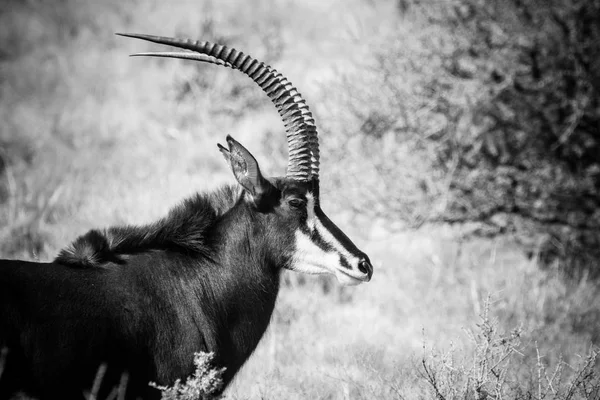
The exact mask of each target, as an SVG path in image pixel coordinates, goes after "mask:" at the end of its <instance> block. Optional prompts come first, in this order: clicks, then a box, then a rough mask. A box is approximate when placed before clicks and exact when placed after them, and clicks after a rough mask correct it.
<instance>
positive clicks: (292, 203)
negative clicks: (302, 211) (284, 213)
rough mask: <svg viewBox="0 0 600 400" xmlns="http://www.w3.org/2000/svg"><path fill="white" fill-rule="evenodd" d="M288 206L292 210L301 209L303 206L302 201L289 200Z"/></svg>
mask: <svg viewBox="0 0 600 400" xmlns="http://www.w3.org/2000/svg"><path fill="white" fill-rule="evenodd" d="M288 204H289V205H290V207H292V208H302V206H304V200H302V199H289V200H288Z"/></svg>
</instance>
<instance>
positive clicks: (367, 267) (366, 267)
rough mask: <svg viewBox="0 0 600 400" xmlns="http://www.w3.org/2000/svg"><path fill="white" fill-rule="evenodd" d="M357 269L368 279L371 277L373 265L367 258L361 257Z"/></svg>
mask: <svg viewBox="0 0 600 400" xmlns="http://www.w3.org/2000/svg"><path fill="white" fill-rule="evenodd" d="M358 270H359V271H360V272H362V273H363V274H365V275H367V278H368V279H369V280H370V279H371V276H372V275H373V266H372V265H371V263H370V262H369V260H368V259H365V258H363V259H362V260H360V262H359V263H358Z"/></svg>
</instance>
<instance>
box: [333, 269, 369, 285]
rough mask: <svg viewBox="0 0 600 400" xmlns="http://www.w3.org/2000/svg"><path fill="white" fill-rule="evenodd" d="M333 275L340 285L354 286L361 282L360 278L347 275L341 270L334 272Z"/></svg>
mask: <svg viewBox="0 0 600 400" xmlns="http://www.w3.org/2000/svg"><path fill="white" fill-rule="evenodd" d="M335 277H336V278H337V280H338V282H339V283H340V285H342V286H356V285H360V284H361V283H363V281H361V280H360V279H356V278H353V277H351V276H349V275H346V274H344V273H343V272H338V273H336V274H335Z"/></svg>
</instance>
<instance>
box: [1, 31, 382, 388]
mask: <svg viewBox="0 0 600 400" xmlns="http://www.w3.org/2000/svg"><path fill="white" fill-rule="evenodd" d="M122 36H128V37H132V38H138V39H143V40H148V41H151V42H155V43H159V44H166V45H171V46H174V47H179V48H183V49H186V50H191V51H184V52H164V53H139V54H136V55H146V56H159V57H172V58H183V59H191V60H197V61H202V62H208V63H213V64H218V65H224V66H228V67H230V68H233V69H238V70H240V71H242V72H243V73H245V74H247V75H248V76H249V77H250V78H252V79H253V80H254V81H255V82H256V83H257V84H258V85H259V86H260V87H261V88H262V89H263V90H264V91H265V92H266V94H267V95H268V96H269V98H270V99H271V100H272V101H273V103H274V104H275V106H276V107H277V110H278V111H279V114H280V116H281V118H282V119H283V123H284V124H285V127H286V130H287V143H288V152H289V163H288V166H287V172H286V175H285V177H277V178H266V177H264V176H263V175H262V173H261V170H260V168H259V166H258V163H257V161H256V159H255V158H254V157H253V156H252V154H250V152H249V151H248V150H247V149H246V148H244V147H243V146H242V145H241V144H240V143H238V142H237V141H235V140H234V139H233V138H231V137H230V136H228V137H227V147H224V146H221V145H218V148H219V150H220V151H221V153H222V154H223V156H224V157H225V159H226V161H227V162H228V163H229V166H230V167H231V170H232V171H233V174H234V176H235V178H236V180H237V183H238V184H239V185H234V186H226V187H223V188H221V189H218V190H216V191H214V192H212V193H206V194H197V195H196V196H194V197H192V198H190V199H187V200H185V201H184V202H183V203H182V204H181V205H179V206H177V207H175V208H174V209H172V210H171V212H170V213H169V214H168V215H167V216H166V217H165V218H163V219H161V220H159V221H157V222H154V223H152V224H149V225H146V226H125V227H112V228H108V229H106V230H103V231H101V230H92V231H89V232H88V233H86V234H85V235H83V236H80V237H79V238H77V239H76V240H75V241H74V242H73V243H72V244H71V245H70V246H69V247H67V248H65V249H64V250H62V251H61V252H60V253H59V255H58V256H57V257H56V259H55V260H54V261H53V262H50V263H38V262H26V261H19V260H2V261H0V346H1V345H4V346H5V347H6V348H8V351H9V352H8V357H7V360H6V364H5V366H4V367H5V368H4V372H3V375H2V376H1V377H0V398H7V397H8V396H10V394H11V393H13V392H14V391H17V390H21V391H25V392H26V393H30V394H32V395H35V396H38V397H41V398H63V399H64V398H81V397H82V393H83V392H84V391H86V390H89V388H90V387H91V385H92V382H93V379H94V376H95V373H96V371H97V368H98V366H99V365H100V364H102V363H105V365H107V366H108V369H107V373H106V375H105V377H104V385H106V386H107V387H109V386H112V385H114V384H115V383H116V382H118V379H119V377H120V376H121V373H122V372H123V371H127V372H128V374H129V382H128V386H127V396H128V397H131V398H135V397H137V396H142V397H145V398H147V397H157V396H159V394H160V393H159V392H158V391H157V390H156V389H154V388H151V387H149V386H148V382H149V381H154V382H157V383H158V384H161V385H171V384H172V383H173V382H174V381H175V380H176V379H177V378H185V377H186V376H188V375H190V374H191V373H192V372H193V370H194V366H193V354H194V352H198V351H204V352H214V353H215V360H214V362H215V364H216V366H218V367H226V368H227V369H226V372H225V375H224V383H225V385H227V383H229V382H230V381H231V379H232V378H233V376H234V375H235V373H236V372H237V371H238V370H239V368H240V367H241V366H242V364H243V363H244V362H245V361H246V360H247V359H248V357H249V356H250V354H251V353H252V352H253V351H254V349H255V347H256V345H257V344H258V342H259V340H260V338H261V337H262V335H263V333H264V331H265V329H266V328H267V325H268V324H269V320H270V318H271V314H272V312H273V307H274V305H275V299H276V297H277V293H278V290H279V277H280V272H281V271H282V269H283V268H286V269H290V270H294V271H299V272H305V273H309V274H320V273H330V274H334V275H335V276H336V277H337V279H338V280H339V281H340V283H342V284H350V285H351V284H358V283H361V282H368V281H369V280H370V279H371V276H372V274H373V267H372V266H371V263H370V261H369V258H368V257H367V255H366V254H365V253H363V252H362V251H360V250H359V249H358V248H357V247H356V246H355V245H354V244H353V243H352V241H350V239H349V238H348V237H347V236H346V235H345V234H344V233H343V232H342V231H341V230H340V229H339V228H338V227H337V226H336V225H334V224H333V222H331V221H330V220H329V218H327V216H326V215H325V214H324V213H323V211H322V210H321V207H320V205H319V147H318V140H317V131H316V127H315V124H314V120H313V118H312V115H311V113H310V111H309V109H308V106H307V105H306V103H305V101H304V100H303V98H302V97H301V95H300V93H298V91H297V90H296V89H295V88H294V87H293V86H292V85H291V83H290V82H289V81H288V80H287V79H286V78H285V77H283V76H282V75H281V74H280V73H278V72H277V71H276V70H274V69H273V68H271V67H270V66H268V65H265V64H263V63H262V62H259V61H257V60H255V59H253V58H252V57H250V56H247V55H244V54H243V53H241V52H238V51H237V50H235V49H232V48H227V47H225V46H221V45H218V44H212V43H209V42H192V41H189V40H179V39H173V38H166V37H156V36H148V35H138V34H122Z"/></svg>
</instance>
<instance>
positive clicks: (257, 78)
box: [117, 33, 319, 181]
mask: <svg viewBox="0 0 600 400" xmlns="http://www.w3.org/2000/svg"><path fill="white" fill-rule="evenodd" d="M117 35H120V36H126V37H132V38H136V39H142V40H147V41H150V42H154V43H159V44H166V45H170V46H174V47H179V48H183V49H186V50H192V51H195V52H197V53H200V54H194V53H189V52H151V53H138V54H133V55H134V56H157V57H169V58H183V59H190V60H196V61H202V62H207V63H212V64H217V65H223V66H226V67H230V68H233V69H237V70H240V71H242V72H243V73H245V74H246V75H248V76H249V77H250V78H252V80H253V81H254V82H256V83H257V84H258V85H259V86H260V87H261V89H262V90H263V91H264V92H265V93H266V94H267V96H269V98H270V99H271V101H272V102H273V104H275V107H277V111H278V112H279V115H280V117H281V119H282V120H283V124H284V125H285V129H286V132H287V143H288V167H287V172H286V176H287V177H288V178H291V179H294V180H299V181H309V180H313V179H314V180H315V181H318V178H319V138H318V136H317V128H316V126H315V120H314V119H313V117H312V113H311V112H310V110H309V109H308V105H307V104H306V102H305V101H304V99H303V98H302V96H301V95H300V93H299V92H298V90H297V89H296V88H295V87H294V86H293V85H292V84H291V83H290V82H289V81H288V80H287V78H285V77H284V76H283V75H281V74H280V73H279V72H277V71H276V70H275V69H274V68H272V67H270V66H269V65H266V64H264V63H263V62H260V61H258V60H256V59H254V58H252V57H250V56H249V55H245V54H244V53H242V52H240V51H237V50H236V49H234V48H229V47H226V46H223V45H219V44H214V43H210V42H200V41H196V42H193V41H191V40H189V39H187V40H183V39H174V38H168V37H161V36H152V35H141V34H129V33H127V34H124V33H117Z"/></svg>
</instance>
